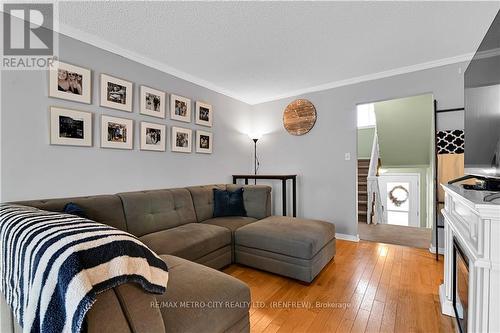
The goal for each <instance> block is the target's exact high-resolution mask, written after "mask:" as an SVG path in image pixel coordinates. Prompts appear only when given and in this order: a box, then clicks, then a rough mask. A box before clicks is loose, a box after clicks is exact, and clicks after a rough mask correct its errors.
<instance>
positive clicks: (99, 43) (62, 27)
mask: <svg viewBox="0 0 500 333" xmlns="http://www.w3.org/2000/svg"><path fill="white" fill-rule="evenodd" d="M57 32H59V33H61V34H63V35H66V36H69V37H71V38H74V39H77V40H79V41H81V42H84V43H87V44H90V45H93V46H95V47H98V48H100V49H103V50H105V51H108V52H111V53H115V54H117V55H120V56H122V57H125V58H127V59H130V60H133V61H135V62H138V63H140V64H143V65H146V66H148V67H151V68H154V69H156V70H159V71H161V72H164V73H166V74H169V75H172V76H175V77H177V78H180V79H182V80H185V81H189V82H191V83H194V84H196V85H198V86H201V87H204V88H207V89H210V90H212V91H214V92H217V93H220V94H222V95H225V96H228V97H230V98H233V99H235V100H238V101H240V102H243V103H246V104H249V105H252V106H253V105H257V104H262V103H266V102H272V101H276V100H279V99H283V98H289V97H294V96H299V95H304V94H308V93H313V92H318V91H323V90H329V89H333V88H338V87H343V86H348V85H353V84H357V83H362V82H367V81H373V80H378V79H383V78H387V77H391V76H396V75H401V74H407V73H412V72H418V71H422V70H426V69H431V68H435V67H441V66H446V65H451V64H456V63H460V62H467V61H470V60H471V59H472V57H473V56H474V53H467V54H462V55H458V56H454V57H449V58H443V59H438V60H433V61H428V62H424V63H420V64H416V65H411V66H405V67H399V68H395V69H391V70H387V71H382V72H377V73H372V74H367V75H362V76H357V77H353V78H349V79H345V80H339V81H332V82H328V83H324V84H320V85H316V86H312V87H308V88H303V89H297V90H293V91H289V92H286V93H283V94H279V95H275V96H271V97H266V98H262V99H249V98H247V97H245V96H242V95H240V94H238V93H235V92H233V91H230V90H228V89H225V88H222V87H220V86H218V85H216V84H214V83H213V82H210V81H207V80H204V79H201V78H199V77H197V76H194V75H191V74H189V73H186V72H184V71H181V70H178V69H176V68H174V67H171V66H168V65H166V64H164V63H162V62H159V61H156V60H153V59H151V58H149V57H146V56H143V55H141V54H138V53H136V52H133V51H130V50H127V49H125V48H123V47H121V46H118V45H116V44H114V43H111V42H109V41H106V40H104V39H102V38H100V37H97V36H96V35H93V34H89V33H87V32H84V31H81V30H79V29H75V28H73V27H71V26H68V25H66V24H63V23H59V24H58V31H57Z"/></svg>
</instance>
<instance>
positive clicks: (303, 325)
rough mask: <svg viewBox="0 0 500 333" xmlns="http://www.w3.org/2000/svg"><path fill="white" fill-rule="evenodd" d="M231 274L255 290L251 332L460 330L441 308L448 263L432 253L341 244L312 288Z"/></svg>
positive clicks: (250, 272)
mask: <svg viewBox="0 0 500 333" xmlns="http://www.w3.org/2000/svg"><path fill="white" fill-rule="evenodd" d="M224 271H225V272H226V273H228V274H230V275H232V276H234V277H236V278H238V279H240V280H242V281H244V282H246V283H247V284H248V285H249V286H250V288H251V291H252V301H253V305H252V308H251V310H250V325H251V332H397V333H403V332H425V333H429V332H454V328H453V322H452V319H451V318H450V317H447V316H443V315H441V311H440V305H439V296H438V286H439V284H441V281H442V276H443V260H442V257H441V260H440V261H439V262H436V261H435V259H434V255H433V254H431V253H429V251H428V250H424V249H417V248H410V247H405V246H399V245H391V244H382V243H373V242H368V241H360V242H359V243H355V242H347V241H341V240H338V241H337V254H336V256H335V259H334V261H332V262H330V264H329V265H328V266H326V267H325V269H324V270H323V272H322V273H321V274H320V275H319V276H318V277H317V278H316V279H315V280H314V281H313V283H311V284H310V285H304V284H300V283H299V282H297V281H295V280H291V279H287V278H284V277H280V276H277V275H274V274H270V273H266V272H262V271H258V270H254V269H251V268H248V267H243V266H239V265H232V266H230V267H228V268H226V269H225V270H224Z"/></svg>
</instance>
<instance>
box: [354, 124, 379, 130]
mask: <svg viewBox="0 0 500 333" xmlns="http://www.w3.org/2000/svg"><path fill="white" fill-rule="evenodd" d="M376 127H377V126H376V125H366V126H358V127H357V128H358V129H367V128H376Z"/></svg>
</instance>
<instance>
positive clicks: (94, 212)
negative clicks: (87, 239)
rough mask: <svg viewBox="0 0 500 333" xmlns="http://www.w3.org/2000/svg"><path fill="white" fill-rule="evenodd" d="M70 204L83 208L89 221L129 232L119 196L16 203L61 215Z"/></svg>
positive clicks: (95, 196)
mask: <svg viewBox="0 0 500 333" xmlns="http://www.w3.org/2000/svg"><path fill="white" fill-rule="evenodd" d="M70 202H72V203H74V204H76V205H78V206H79V207H81V209H83V211H85V215H86V216H87V218H88V219H90V220H93V221H96V222H100V223H104V224H107V225H110V226H112V227H114V228H117V229H120V230H123V231H127V225H126V223H125V216H124V215H123V208H122V202H121V200H120V197H118V196H117V195H94V196H89V197H75V198H61V199H48V200H30V201H19V202H15V204H19V205H23V206H30V207H35V208H38V209H42V210H48V211H51V212H60V213H61V212H63V211H64V207H65V206H66V205H67V204H68V203H70Z"/></svg>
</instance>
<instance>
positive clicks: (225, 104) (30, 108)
mask: <svg viewBox="0 0 500 333" xmlns="http://www.w3.org/2000/svg"><path fill="white" fill-rule="evenodd" d="M60 58H61V60H63V61H67V62H70V63H74V64H76V65H80V66H83V67H88V68H91V69H92V70H93V97H92V102H93V103H92V104H91V105H86V104H81V103H74V102H70V101H64V100H59V99H54V98H49V97H48V96H47V95H48V94H47V91H48V87H47V84H48V78H47V73H46V72H42V71H30V72H19V71H16V72H8V71H4V72H3V73H2V78H1V84H2V87H1V89H2V90H1V91H2V101H1V107H2V110H1V112H2V114H1V130H2V133H1V138H2V142H1V147H2V153H1V157H2V160H1V176H2V177H1V181H2V183H1V195H2V196H1V200H2V201H10V200H22V199H35V198H49V197H59V196H71V195H87V194H98V193H114V192H118V191H128V190H138V189H151V188H163V187H172V186H187V185H193V184H206V183H216V182H229V181H230V175H231V174H232V173H246V172H250V171H251V168H252V148H253V147H252V144H251V142H250V140H249V139H248V137H247V136H246V135H245V134H244V133H248V132H251V131H261V132H263V133H265V135H264V137H263V138H262V139H261V140H260V141H259V144H258V149H259V155H260V159H261V163H262V164H261V168H260V173H297V174H299V180H298V190H299V192H298V203H299V205H298V213H299V216H304V217H309V218H321V219H325V220H328V221H331V222H335V223H336V225H337V231H338V232H340V233H345V234H350V235H356V234H357V223H356V207H355V206H356V204H355V203H356V188H355V184H356V181H355V180H356V113H355V106H356V104H358V103H366V102H374V101H381V100H387V99H393V98H399V97H405V96H413V95H418V94H423V93H433V94H434V96H435V98H436V99H437V100H438V102H439V107H440V108H452V107H460V106H462V105H463V87H462V84H463V83H462V79H463V77H462V75H461V74H459V73H458V68H459V67H462V71H463V70H464V69H465V65H464V64H457V65H450V66H445V67H440V68H436V69H431V70H425V71H421V72H416V73H410V74H406V75H399V76H395V77H391V78H385V79H380V80H374V81H369V82H364V83H360V84H356V85H350V86H345V87H340V88H335V89H330V90H326V91H321V92H316V93H310V94H306V95H304V96H298V97H305V98H308V99H310V100H311V101H312V102H313V103H314V104H315V106H316V109H317V111H318V121H317V123H316V126H315V128H314V129H313V130H312V131H311V132H310V133H309V134H307V135H305V136H302V137H294V136H291V135H288V134H287V133H286V132H285V131H284V129H283V127H282V124H281V119H282V112H283V110H284V108H285V106H286V105H287V104H288V103H289V102H291V101H292V100H293V99H294V98H286V99H282V100H278V101H274V102H269V103H264V104H260V105H256V106H254V107H251V106H249V105H247V104H244V103H241V102H239V101H236V100H234V99H231V98H229V97H226V96H224V95H221V94H218V93H215V92H213V91H210V90H208V89H205V88H203V87H199V86H197V85H195V84H192V83H189V82H186V81H184V80H180V79H178V78H175V77H173V76H171V75H168V74H165V73H163V72H160V71H157V70H155V69H152V68H149V67H147V66H144V65H141V64H139V63H136V62H133V61H130V60H128V59H125V58H123V57H121V56H119V55H116V54H112V53H109V52H106V51H103V50H101V49H98V48H95V47H93V46H90V45H88V44H85V43H82V42H79V41H76V40H73V39H71V38H67V37H64V36H61V38H60ZM100 73H107V74H111V75H116V76H119V77H123V78H125V79H127V80H130V81H133V82H134V83H135V98H134V113H132V114H129V113H125V112H120V111H115V110H111V109H105V108H101V107H99V105H98V104H99V101H98V97H99V94H98V88H99V85H98V75H99V74H100ZM141 84H145V85H149V86H151V87H154V88H157V89H162V90H165V91H167V92H168V93H178V94H181V95H184V96H187V97H189V98H191V99H192V100H193V102H194V101H195V100H197V99H199V100H205V101H208V102H210V103H211V104H212V105H213V106H214V110H215V120H214V127H213V128H212V131H213V132H214V140H215V146H214V153H213V154H212V155H201V154H195V153H192V154H182V153H172V152H169V151H167V152H164V153H159V152H143V151H139V150H138V146H139V136H138V128H139V121H141V120H143V121H152V122H161V123H165V124H167V126H168V128H169V130H170V127H171V126H172V125H174V126H189V127H191V128H196V126H195V125H194V124H184V123H178V122H174V121H171V120H169V119H165V120H160V119H158V120H157V119H155V118H150V117H147V116H141V115H139V114H138V98H137V96H138V89H139V85H141ZM51 105H54V106H64V107H69V108H75V109H79V110H84V111H91V112H94V125H93V128H94V137H93V139H94V147H92V148H84V147H63V146H51V145H49V128H48V124H49V114H48V107H49V106H51ZM101 114H109V115H114V116H118V117H129V118H133V119H134V120H135V121H136V122H135V132H136V133H135V142H134V150H132V151H127V150H111V149H101V148H99V145H100V138H99V129H100V123H99V120H100V119H99V118H100V115H101ZM444 123H448V124H450V126H451V127H455V125H454V124H457V123H458V124H462V125H463V119H462V115H461V113H458V114H453V115H451V114H450V116H448V115H440V116H439V118H438V126H439V127H440V128H441V125H440V124H444ZM450 126H445V128H448V127H450ZM200 128H201V127H200ZM169 134H170V133H169ZM169 144H170V142H169V140H168V142H167V146H169ZM347 152H348V153H350V154H351V160H350V161H345V160H344V154H345V153H347ZM274 190H275V192H274V196H273V199H274V206H275V209H274V211H275V213H281V208H280V207H281V195H280V194H281V193H280V187H279V186H278V185H277V184H276V185H275V189H274Z"/></svg>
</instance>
